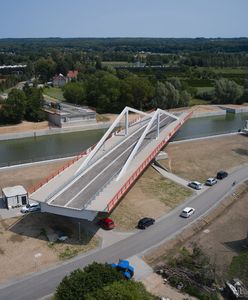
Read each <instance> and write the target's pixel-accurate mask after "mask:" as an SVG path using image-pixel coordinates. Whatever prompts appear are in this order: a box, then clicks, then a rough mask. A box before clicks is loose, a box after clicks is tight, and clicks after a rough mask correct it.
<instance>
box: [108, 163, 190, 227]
mask: <svg viewBox="0 0 248 300" xmlns="http://www.w3.org/2000/svg"><path fill="white" fill-rule="evenodd" d="M191 195H192V192H191V191H190V190H189V189H188V188H184V187H182V186H180V185H178V184H175V183H174V182H172V181H170V180H168V179H166V178H164V177H162V176H161V175H160V174H159V173H158V172H157V171H155V170H154V169H153V168H152V167H149V168H148V169H147V170H146V171H145V172H144V174H143V175H142V176H141V178H140V179H139V180H138V181H137V182H136V184H135V185H134V186H133V187H132V189H131V190H130V191H129V192H128V194H127V195H126V196H125V197H124V198H123V199H122V201H121V203H120V204H119V205H118V206H117V207H116V208H115V210H114V211H113V213H112V214H111V218H112V219H113V220H114V221H115V223H116V224H117V228H118V230H132V229H134V228H135V226H136V225H137V223H138V220H139V219H140V218H143V217H152V218H155V219H157V218H159V217H161V216H162V215H163V214H165V213H166V212H168V211H170V210H171V209H172V208H174V207H176V206H177V205H178V204H179V203H181V202H182V201H184V200H185V199H186V198H188V197H190V196H191Z"/></svg>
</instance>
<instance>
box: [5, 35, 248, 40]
mask: <svg viewBox="0 0 248 300" xmlns="http://www.w3.org/2000/svg"><path fill="white" fill-rule="evenodd" d="M8 39H13V40H14V39H15V40H21V39H178V40H180V39H188V40H190V39H191V40H196V39H199V40H200V39H206V40H220V39H223V40H228V39H229V40H231V39H248V36H232V37H221V36H220V37H204V36H201V37H199V36H197V37H151V36H106V37H105V36H102V37H101V36H73V37H70V36H65V37H61V36H41V37H5V38H0V40H8Z"/></svg>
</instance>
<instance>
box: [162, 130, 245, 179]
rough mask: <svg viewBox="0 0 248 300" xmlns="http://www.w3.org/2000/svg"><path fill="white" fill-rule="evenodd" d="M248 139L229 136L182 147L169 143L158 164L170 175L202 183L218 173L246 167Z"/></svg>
mask: <svg viewBox="0 0 248 300" xmlns="http://www.w3.org/2000/svg"><path fill="white" fill-rule="evenodd" d="M247 149H248V138H247V137H246V136H241V135H232V136H227V137H221V138H210V139H204V140H200V141H192V142H185V143H175V144H174V143H170V144H169V146H168V147H166V149H165V151H166V152H167V153H168V155H169V160H168V161H164V162H162V164H164V165H165V166H166V167H167V168H169V169H170V170H171V171H172V172H173V173H175V174H177V175H179V176H181V177H183V178H185V179H188V180H198V181H205V180H206V179H207V178H208V177H213V176H215V174H216V172H217V171H218V170H221V169H226V170H228V169H231V168H233V167H235V166H237V165H241V164H244V163H248V150H247Z"/></svg>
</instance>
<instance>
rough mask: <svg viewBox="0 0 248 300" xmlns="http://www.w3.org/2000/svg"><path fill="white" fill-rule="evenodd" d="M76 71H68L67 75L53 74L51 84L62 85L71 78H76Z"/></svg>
mask: <svg viewBox="0 0 248 300" xmlns="http://www.w3.org/2000/svg"><path fill="white" fill-rule="evenodd" d="M77 76H78V71H77V70H75V71H72V70H70V71H68V73H67V75H66V76H64V75H63V74H59V75H55V76H54V77H53V86H55V87H63V86H64V85H65V84H66V83H67V82H70V81H71V80H72V79H77Z"/></svg>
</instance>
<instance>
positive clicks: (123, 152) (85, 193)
mask: <svg viewBox="0 0 248 300" xmlns="http://www.w3.org/2000/svg"><path fill="white" fill-rule="evenodd" d="M130 113H136V114H137V116H138V118H137V119H136V120H135V121H133V122H129V119H130ZM191 114H192V111H188V112H183V113H180V114H177V115H174V114H171V113H169V112H167V111H164V110H161V109H157V110H155V111H152V112H142V111H139V110H136V109H133V108H130V107H126V108H125V109H124V110H123V111H122V112H121V113H120V115H119V116H118V117H117V118H116V120H115V121H114V123H113V124H112V125H111V126H110V128H109V129H108V130H107V131H106V133H105V134H104V135H103V137H102V138H101V140H100V141H99V142H98V143H97V144H96V145H95V146H93V147H91V148H90V149H88V150H87V151H85V152H84V153H82V154H80V155H79V156H77V157H76V158H75V159H73V160H72V161H71V162H69V163H67V165H65V166H64V167H63V168H62V169H60V170H58V171H56V172H55V173H54V174H51V176H49V177H48V178H46V179H44V180H43V181H42V182H41V183H39V184H37V185H36V186H35V187H33V188H32V189H30V190H29V198H30V199H31V200H34V201H37V202H40V205H41V211H43V212H49V213H54V214H58V215H64V216H69V217H75V218H80V219H87V220H93V219H94V218H95V217H96V216H97V214H98V212H106V213H109V212H111V211H112V210H113V208H114V207H115V206H116V205H117V203H118V202H119V201H120V200H121V198H122V197H123V196H124V195H125V193H126V192H127V191H128V190H129V188H130V187H131V186H132V185H133V183H134V182H135V181H136V180H137V179H138V177H139V176H140V175H141V174H142V172H143V171H144V170H145V168H146V167H147V166H148V165H149V164H150V162H151V161H152V160H153V159H154V158H155V156H156V155H157V154H158V153H159V151H160V150H161V149H162V148H163V147H164V146H165V145H166V144H167V143H168V142H169V140H170V139H171V138H172V136H173V135H174V134H175V133H176V132H177V131H178V129H179V128H180V127H181V126H182V125H183V124H184V122H185V121H186V120H187V119H188V118H189V117H190V115H191ZM123 120H124V121H123ZM121 121H122V123H124V126H123V128H122V129H119V130H117V131H114V130H115V129H116V128H119V127H120V122H121Z"/></svg>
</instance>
